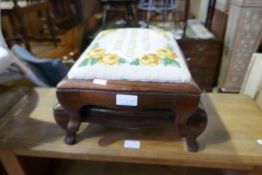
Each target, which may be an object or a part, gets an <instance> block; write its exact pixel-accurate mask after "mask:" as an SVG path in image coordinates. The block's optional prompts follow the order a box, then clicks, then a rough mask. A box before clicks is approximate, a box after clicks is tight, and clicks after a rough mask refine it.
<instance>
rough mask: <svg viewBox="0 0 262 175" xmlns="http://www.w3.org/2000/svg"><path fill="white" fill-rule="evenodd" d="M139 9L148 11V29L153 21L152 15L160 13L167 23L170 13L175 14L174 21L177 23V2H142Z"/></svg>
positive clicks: (170, 0)
mask: <svg viewBox="0 0 262 175" xmlns="http://www.w3.org/2000/svg"><path fill="white" fill-rule="evenodd" d="M138 9H140V10H144V11H146V16H147V17H146V23H147V27H148V26H149V23H150V21H151V17H152V15H153V14H152V13H158V14H160V15H162V16H163V21H164V22H166V21H167V18H168V13H169V12H171V13H172V14H173V20H174V22H175V18H176V17H175V9H176V1H175V0H140V1H139V4H138Z"/></svg>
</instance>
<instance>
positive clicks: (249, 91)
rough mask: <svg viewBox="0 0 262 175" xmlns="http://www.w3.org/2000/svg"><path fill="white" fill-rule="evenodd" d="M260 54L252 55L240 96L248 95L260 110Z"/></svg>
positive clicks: (261, 78) (261, 58)
mask: <svg viewBox="0 0 262 175" xmlns="http://www.w3.org/2000/svg"><path fill="white" fill-rule="evenodd" d="M261 70H262V54H257V53H256V54H254V55H253V57H252V59H251V61H250V64H249V67H248V70H247V73H246V76H245V79H244V82H243V84H242V87H241V91H240V93H241V94H244V95H248V96H250V97H251V98H253V99H254V100H255V101H256V103H257V104H258V105H259V106H260V107H261V108H262V73H261Z"/></svg>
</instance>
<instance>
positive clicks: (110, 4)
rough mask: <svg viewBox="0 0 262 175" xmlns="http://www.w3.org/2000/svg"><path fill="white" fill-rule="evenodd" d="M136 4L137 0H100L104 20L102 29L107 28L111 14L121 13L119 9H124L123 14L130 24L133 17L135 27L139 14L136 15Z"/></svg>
mask: <svg viewBox="0 0 262 175" xmlns="http://www.w3.org/2000/svg"><path fill="white" fill-rule="evenodd" d="M136 2H137V0H100V3H101V5H102V8H103V20H102V28H105V27H106V23H107V19H108V15H109V12H114V11H117V12H119V11H120V12H121V9H120V8H119V7H121V6H122V7H124V9H122V12H123V13H124V16H125V19H126V21H127V22H128V23H129V22H130V20H129V19H130V17H131V16H132V17H133V20H134V22H135V25H137V13H136Z"/></svg>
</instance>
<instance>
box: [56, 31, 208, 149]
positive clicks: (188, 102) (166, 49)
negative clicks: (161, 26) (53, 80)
mask: <svg viewBox="0 0 262 175" xmlns="http://www.w3.org/2000/svg"><path fill="white" fill-rule="evenodd" d="M200 94H201V90H200V89H199V87H198V86H197V85H196V84H195V83H194V81H193V80H192V78H191V75H190V73H189V71H188V69H187V66H186V64H185V62H184V59H183V54H182V53H181V51H180V49H179V48H178V46H177V44H176V41H174V40H173V38H172V36H171V35H170V34H169V33H166V32H163V31H158V30H149V29H116V30H110V31H108V30H107V31H103V32H101V33H100V34H98V36H97V37H96V38H95V40H94V41H93V42H92V43H91V45H90V46H89V47H88V48H87V50H86V51H85V52H84V53H83V54H82V55H81V57H80V59H79V60H78V61H77V62H76V63H75V65H74V66H73V68H72V69H71V70H70V72H69V73H68V76H67V78H66V79H64V80H63V81H62V82H60V83H59V84H58V86H57V98H58V101H59V104H58V105H56V106H55V108H54V116H55V119H56V121H57V123H58V124H59V125H60V126H61V127H62V128H63V129H65V130H66V132H67V134H66V137H65V143H67V144H73V143H75V137H76V132H77V131H78V129H79V126H80V124H81V122H83V121H85V122H90V123H97V124H102V125H106V126H111V127H122V128H144V127H159V126H161V127H167V126H174V127H175V128H176V131H177V132H178V134H179V136H182V137H186V140H187V145H188V149H189V151H197V150H198V144H197V142H196V138H197V137H198V136H199V135H200V134H201V133H202V132H203V130H204V129H205V127H206V124H207V116H206V113H205V111H204V110H203V109H201V108H200V107H199V101H200Z"/></svg>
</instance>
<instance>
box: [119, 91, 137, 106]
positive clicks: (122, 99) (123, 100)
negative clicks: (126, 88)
mask: <svg viewBox="0 0 262 175" xmlns="http://www.w3.org/2000/svg"><path fill="white" fill-rule="evenodd" d="M137 99H138V97H137V95H122V94H116V104H117V105H120V106H137Z"/></svg>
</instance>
